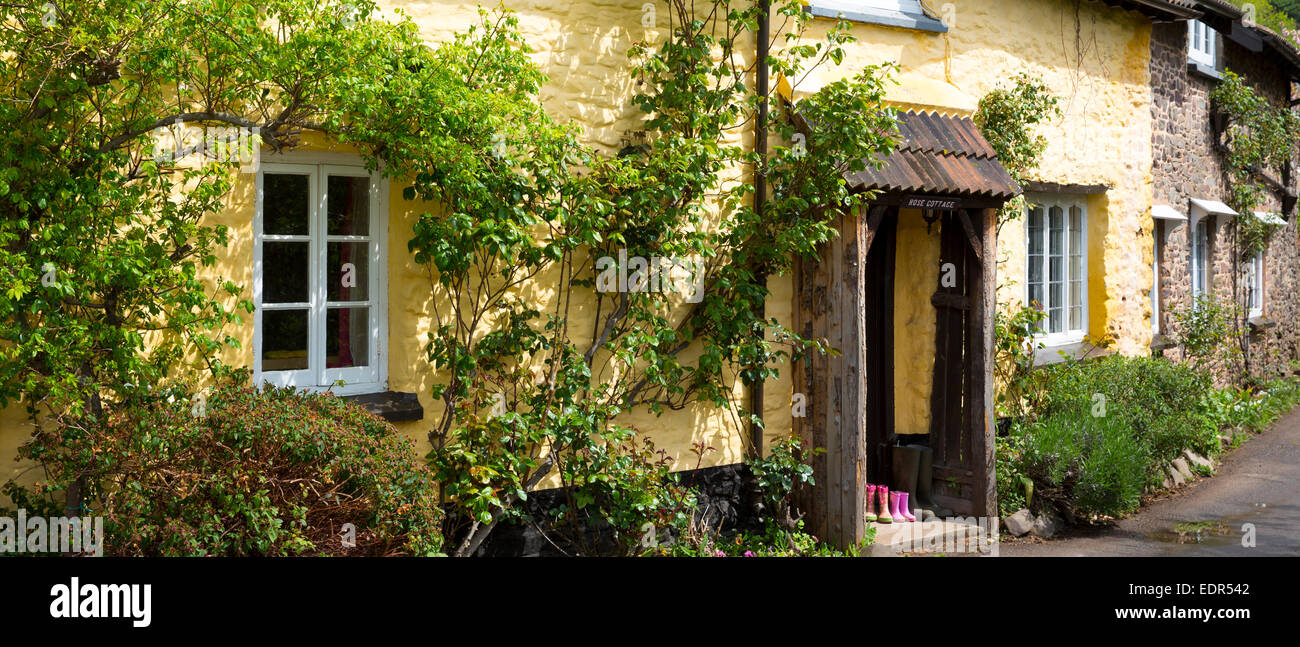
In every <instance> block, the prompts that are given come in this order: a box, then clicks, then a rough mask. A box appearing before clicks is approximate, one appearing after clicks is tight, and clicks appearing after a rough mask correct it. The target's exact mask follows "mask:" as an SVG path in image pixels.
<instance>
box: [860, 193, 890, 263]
mask: <svg viewBox="0 0 1300 647" xmlns="http://www.w3.org/2000/svg"><path fill="white" fill-rule="evenodd" d="M887 211H889V207H887V206H884V205H876V206H874V207H872V208H871V210H870V212H869V213H868V214H867V218H866V223H867V226H866V230H867V231H866V234H865V237H864V239H863V242H862V258H866V257H867V254H869V253H870V252H871V244H872V243H874V242H876V232H877V231H880V223H881V221H883V220H884V218H885V212H887Z"/></svg>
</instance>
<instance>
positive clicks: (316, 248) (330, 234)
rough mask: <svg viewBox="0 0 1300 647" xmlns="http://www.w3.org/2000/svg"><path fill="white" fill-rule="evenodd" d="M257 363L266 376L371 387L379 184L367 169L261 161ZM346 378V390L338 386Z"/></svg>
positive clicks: (375, 374)
mask: <svg viewBox="0 0 1300 647" xmlns="http://www.w3.org/2000/svg"><path fill="white" fill-rule="evenodd" d="M261 173H262V175H261V178H260V181H261V191H260V193H259V196H258V216H259V218H258V221H259V223H260V227H259V228H258V229H257V251H256V268H257V269H256V272H255V274H256V276H255V277H254V278H255V281H256V290H255V302H256V305H257V314H258V318H257V326H258V328H257V331H256V334H255V338H256V343H257V350H256V356H257V361H258V365H257V367H256V371H257V373H258V375H259V376H260V379H261V380H262V381H265V382H270V383H273V384H281V385H292V386H296V387H307V388H323V387H336V390H338V391H340V392H347V391H348V390H349V388H348V385H351V386H352V387H353V388H352V389H351V390H352V391H353V392H357V391H364V390H374V388H367V385H372V386H373V385H376V384H377V383H378V382H379V371H378V365H379V358H378V355H377V351H378V348H379V346H380V343H379V341H380V337H379V335H380V334H381V333H382V325H381V322H380V320H379V317H380V313H381V311H382V310H381V305H380V303H379V301H378V298H379V297H380V296H382V295H381V294H380V293H379V282H378V278H379V276H380V272H381V266H380V261H381V251H382V250H381V247H380V240H379V232H380V230H379V223H380V219H379V218H377V217H374V213H373V212H374V210H375V205H377V204H378V189H377V184H376V182H375V180H374V178H372V177H371V175H370V174H368V173H367V172H366V171H365V169H364V168H361V167H352V166H333V165H325V164H277V163H269V164H263V165H262V170H261ZM339 382H342V383H344V385H345V386H343V387H338V383H339Z"/></svg>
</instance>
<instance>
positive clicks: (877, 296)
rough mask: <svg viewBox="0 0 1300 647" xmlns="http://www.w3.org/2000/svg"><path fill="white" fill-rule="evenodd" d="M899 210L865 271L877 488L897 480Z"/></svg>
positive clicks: (870, 448)
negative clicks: (894, 472)
mask: <svg viewBox="0 0 1300 647" xmlns="http://www.w3.org/2000/svg"><path fill="white" fill-rule="evenodd" d="M897 236H898V208H897V207H890V208H889V209H888V211H886V212H885V214H884V216H883V217H882V218H881V219H880V224H879V226H878V229H877V230H876V231H875V232H874V236H873V237H872V242H871V249H870V250H869V251H868V252H867V258H866V263H865V266H864V268H863V269H864V272H863V283H864V284H865V286H864V288H865V289H864V290H863V292H864V299H863V310H864V315H865V316H864V318H865V320H866V340H865V341H866V358H865V360H866V363H865V373H866V380H867V406H866V411H865V421H866V431H867V439H866V448H867V474H868V478H869V479H870V481H871V482H872V483H889V482H891V479H892V474H891V473H890V472H891V471H892V470H891V468H890V462H891V461H890V457H889V450H888V447H889V446H890V445H892V444H893V442H894V268H895V254H896V250H897Z"/></svg>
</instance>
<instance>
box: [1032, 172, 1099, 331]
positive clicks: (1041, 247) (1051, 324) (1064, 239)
mask: <svg viewBox="0 0 1300 647" xmlns="http://www.w3.org/2000/svg"><path fill="white" fill-rule="evenodd" d="M1033 202H1034V204H1033V205H1032V206H1031V207H1030V209H1029V214H1028V218H1027V222H1026V227H1025V239H1026V264H1027V265H1026V281H1025V283H1026V295H1025V296H1026V298H1027V299H1028V301H1029V302H1030V303H1032V304H1035V305H1036V306H1037V307H1038V308H1039V309H1041V310H1042V311H1043V312H1044V313H1046V315H1047V316H1046V318H1044V319H1043V321H1042V323H1041V324H1040V325H1041V331H1042V333H1043V334H1044V335H1045V336H1046V337H1047V341H1048V342H1054V341H1056V342H1060V343H1068V342H1071V341H1078V340H1081V339H1082V338H1083V333H1084V328H1085V326H1086V325H1087V324H1086V319H1087V302H1088V260H1087V227H1086V221H1087V210H1086V208H1085V207H1084V205H1083V202H1082V200H1071V199H1053V198H1048V199H1038V200H1034V201H1033Z"/></svg>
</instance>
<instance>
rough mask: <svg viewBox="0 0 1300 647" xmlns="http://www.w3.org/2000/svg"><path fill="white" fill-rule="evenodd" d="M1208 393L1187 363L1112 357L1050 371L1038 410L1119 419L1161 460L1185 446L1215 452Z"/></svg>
mask: <svg viewBox="0 0 1300 647" xmlns="http://www.w3.org/2000/svg"><path fill="white" fill-rule="evenodd" d="M1212 391H1213V388H1212V385H1211V382H1210V379H1209V378H1208V377H1207V376H1206V375H1205V374H1203V373H1200V372H1197V371H1196V370H1194V369H1193V368H1191V367H1189V366H1187V365H1185V364H1177V363H1174V362H1171V361H1169V360H1166V359H1163V358H1158V357H1120V356H1110V357H1104V358H1101V359H1098V360H1093V361H1088V362H1074V363H1069V364H1063V365H1060V366H1057V367H1054V368H1053V369H1051V371H1050V372H1049V377H1048V379H1047V384H1046V393H1045V396H1044V398H1043V402H1042V403H1041V407H1040V411H1039V413H1040V415H1041V416H1043V417H1057V416H1075V417H1105V418H1117V419H1118V420H1119V421H1120V423H1121V424H1122V425H1124V426H1126V427H1127V428H1129V429H1130V430H1132V432H1133V434H1134V437H1135V438H1136V439H1138V440H1140V441H1141V442H1142V443H1143V444H1145V445H1147V447H1148V448H1149V449H1150V452H1151V456H1152V458H1154V459H1155V461H1156V463H1163V462H1166V461H1170V460H1173V459H1174V458H1177V457H1178V455H1179V454H1181V453H1182V452H1183V450H1184V449H1192V450H1194V451H1196V452H1199V453H1201V454H1204V455H1207V456H1208V455H1211V454H1213V453H1215V452H1217V451H1218V438H1217V435H1216V432H1217V431H1218V427H1217V426H1216V425H1215V424H1214V419H1213V417H1212V416H1211V406H1210V404H1209V402H1208V401H1207V399H1206V394H1208V393H1210V392H1212ZM1155 469H1157V465H1153V467H1152V470H1153V471H1154V470H1155Z"/></svg>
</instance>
